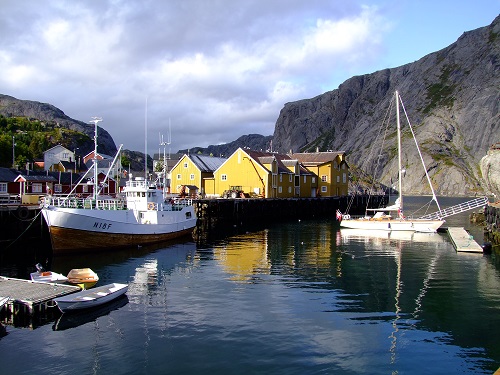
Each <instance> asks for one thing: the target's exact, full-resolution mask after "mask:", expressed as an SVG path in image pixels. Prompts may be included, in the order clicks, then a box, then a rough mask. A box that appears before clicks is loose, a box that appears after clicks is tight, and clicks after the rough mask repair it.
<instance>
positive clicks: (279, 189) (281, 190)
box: [278, 186, 283, 194]
mask: <svg viewBox="0 0 500 375" xmlns="http://www.w3.org/2000/svg"><path fill="white" fill-rule="evenodd" d="M282 192H283V188H282V187H281V186H280V187H279V188H278V193H280V194H281V193H282Z"/></svg>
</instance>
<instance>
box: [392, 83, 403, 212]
mask: <svg viewBox="0 0 500 375" xmlns="http://www.w3.org/2000/svg"><path fill="white" fill-rule="evenodd" d="M394 95H395V98H396V123H397V127H398V179H399V184H398V190H399V207H400V210H401V211H402V210H403V193H402V192H403V179H402V177H403V176H402V173H401V172H402V166H401V122H400V119H399V93H398V92H397V90H396V92H395V94H394Z"/></svg>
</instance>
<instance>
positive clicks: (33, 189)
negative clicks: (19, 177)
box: [31, 183, 42, 193]
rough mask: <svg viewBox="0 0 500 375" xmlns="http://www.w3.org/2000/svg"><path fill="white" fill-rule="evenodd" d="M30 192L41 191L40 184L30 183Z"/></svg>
mask: <svg viewBox="0 0 500 375" xmlns="http://www.w3.org/2000/svg"><path fill="white" fill-rule="evenodd" d="M31 192H32V193H41V192H42V184H40V183H34V184H31Z"/></svg>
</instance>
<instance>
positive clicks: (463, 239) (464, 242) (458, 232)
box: [448, 227, 483, 253]
mask: <svg viewBox="0 0 500 375" xmlns="http://www.w3.org/2000/svg"><path fill="white" fill-rule="evenodd" d="M448 235H449V236H450V238H451V242H452V243H453V246H455V249H456V250H457V252H468V253H482V252H483V248H482V247H481V246H479V244H478V243H477V242H476V241H475V240H474V238H473V237H472V236H471V235H470V234H469V233H467V231H466V230H465V229H464V228H458V227H450V228H448Z"/></svg>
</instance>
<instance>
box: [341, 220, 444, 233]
mask: <svg viewBox="0 0 500 375" xmlns="http://www.w3.org/2000/svg"><path fill="white" fill-rule="evenodd" d="M443 223H444V221H443V220H419V219H414V220H409V219H408V220H397V219H392V220H377V219H343V220H342V221H341V222H340V226H341V227H342V228H350V229H362V230H379V231H409V232H423V233H434V232H436V231H437V230H438V229H439V227H441V225H443Z"/></svg>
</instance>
